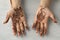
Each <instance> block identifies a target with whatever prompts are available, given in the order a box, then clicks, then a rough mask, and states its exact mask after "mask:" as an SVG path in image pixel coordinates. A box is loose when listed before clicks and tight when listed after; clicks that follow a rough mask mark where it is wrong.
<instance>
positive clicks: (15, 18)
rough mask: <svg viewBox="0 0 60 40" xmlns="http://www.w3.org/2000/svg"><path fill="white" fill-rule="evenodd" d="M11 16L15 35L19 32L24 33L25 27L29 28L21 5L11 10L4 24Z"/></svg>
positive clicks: (19, 33)
mask: <svg viewBox="0 0 60 40" xmlns="http://www.w3.org/2000/svg"><path fill="white" fill-rule="evenodd" d="M10 18H11V20H12V30H13V33H14V35H16V34H17V33H18V36H20V35H21V34H24V33H25V29H28V27H27V23H26V20H25V15H24V12H23V9H22V8H21V7H20V8H16V9H12V10H10V11H9V12H8V14H7V16H6V20H5V21H4V24H5V23H7V22H8V21H9V19H10Z"/></svg>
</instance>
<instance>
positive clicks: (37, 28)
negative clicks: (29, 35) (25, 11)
mask: <svg viewBox="0 0 60 40" xmlns="http://www.w3.org/2000/svg"><path fill="white" fill-rule="evenodd" d="M39 25H40V24H39V23H38V24H37V26H36V33H38V32H39V28H40V27H39Z"/></svg>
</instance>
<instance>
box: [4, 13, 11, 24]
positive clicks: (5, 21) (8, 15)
mask: <svg viewBox="0 0 60 40" xmlns="http://www.w3.org/2000/svg"><path fill="white" fill-rule="evenodd" d="M9 19H10V14H7V16H6V19H5V20H4V22H3V24H5V23H7V22H8V21H9Z"/></svg>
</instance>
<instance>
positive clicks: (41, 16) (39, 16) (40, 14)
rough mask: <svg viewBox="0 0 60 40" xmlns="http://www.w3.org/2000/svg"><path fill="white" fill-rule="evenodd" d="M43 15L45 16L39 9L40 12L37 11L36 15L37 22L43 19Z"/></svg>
mask: <svg viewBox="0 0 60 40" xmlns="http://www.w3.org/2000/svg"><path fill="white" fill-rule="evenodd" d="M44 17H45V15H43V13H42V11H41V13H38V15H37V20H38V22H41V21H43V20H44Z"/></svg>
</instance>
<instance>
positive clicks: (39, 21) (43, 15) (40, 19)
mask: <svg viewBox="0 0 60 40" xmlns="http://www.w3.org/2000/svg"><path fill="white" fill-rule="evenodd" d="M10 18H11V20H12V30H13V33H14V35H16V34H17V33H18V36H20V35H21V34H25V30H26V29H28V26H27V23H26V19H25V15H24V12H23V9H22V7H20V8H19V9H12V10H10V11H9V12H8V14H7V16H6V20H5V21H4V24H5V23H7V22H8V21H9V19H10ZM49 18H51V19H52V20H53V22H55V23H57V21H56V19H55V17H54V15H53V14H52V12H51V11H50V9H49V8H47V7H46V8H44V7H41V6H40V7H39V8H38V10H37V13H36V16H35V19H34V23H33V26H32V28H35V29H36V32H37V33H38V32H40V35H41V36H42V34H46V32H47V25H48V24H47V23H48V19H49Z"/></svg>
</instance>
